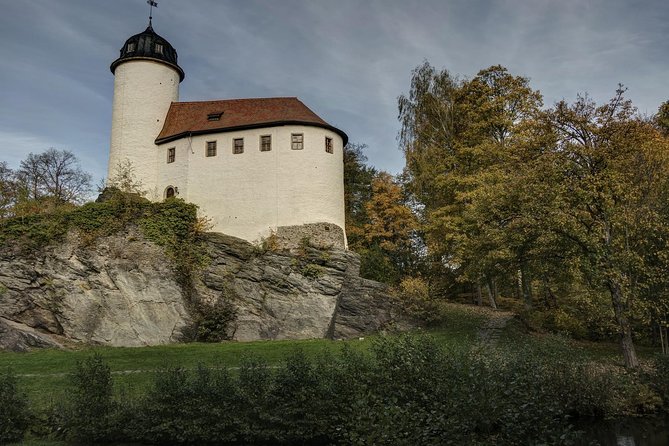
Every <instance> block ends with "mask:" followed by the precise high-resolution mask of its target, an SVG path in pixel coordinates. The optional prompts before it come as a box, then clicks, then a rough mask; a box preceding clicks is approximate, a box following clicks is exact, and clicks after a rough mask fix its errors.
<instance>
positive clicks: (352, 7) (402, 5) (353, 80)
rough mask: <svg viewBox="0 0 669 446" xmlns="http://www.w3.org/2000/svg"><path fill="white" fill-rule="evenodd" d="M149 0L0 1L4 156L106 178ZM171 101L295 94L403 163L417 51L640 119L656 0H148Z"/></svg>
mask: <svg viewBox="0 0 669 446" xmlns="http://www.w3.org/2000/svg"><path fill="white" fill-rule="evenodd" d="M148 9H149V7H148V5H147V4H146V1H145V0H97V1H92V0H21V1H17V0H0V161H7V162H8V163H9V164H10V166H11V167H14V168H15V167H17V166H18V164H19V162H20V160H22V159H24V158H25V156H26V155H27V154H28V153H30V152H32V153H39V152H42V151H44V150H46V149H48V148H50V147H55V148H57V149H67V150H70V151H72V152H74V153H75V155H77V157H78V158H79V160H80V161H81V164H82V166H83V168H84V169H85V170H86V171H88V172H90V173H91V174H92V175H93V177H94V178H95V179H96V181H97V180H98V179H101V178H102V177H103V176H104V175H105V172H106V165H107V158H108V151H109V132H110V127H111V108H112V106H111V101H112V94H113V75H112V73H111V72H110V70H109V65H110V64H111V62H113V61H114V60H115V59H116V58H117V57H118V55H119V50H120V48H121V47H122V46H123V44H124V42H125V40H126V39H127V38H128V37H130V36H132V35H134V34H137V33H140V32H142V31H143V30H144V29H145V28H146V26H147V23H148ZM153 27H154V30H155V31H156V32H157V33H158V34H160V35H161V36H162V37H164V38H165V39H167V40H168V41H169V42H170V43H171V44H172V45H173V46H174V47H175V48H176V50H177V52H178V54H179V65H180V66H181V67H182V68H183V69H184V71H185V73H186V78H185V80H184V81H183V82H182V83H181V86H180V100H181V101H198V100H214V99H226V98H245V97H273V96H297V97H298V98H300V99H301V100H302V101H303V102H304V103H305V104H307V105H308V106H309V107H310V108H311V109H312V110H314V111H315V112H316V113H317V114H318V115H319V116H321V117H322V118H323V119H324V120H325V121H327V122H328V123H330V124H332V125H334V126H335V127H338V128H340V129H342V130H344V131H345V132H346V133H347V134H348V136H349V139H350V140H351V141H352V142H356V143H362V144H366V145H367V146H368V148H367V149H366V154H367V156H368V159H369V163H370V164H372V165H374V166H375V167H377V168H378V169H383V170H387V171H390V172H391V173H398V172H400V171H401V170H402V168H403V166H404V160H403V155H402V152H401V151H400V149H399V148H398V143H397V134H398V131H399V129H400V125H399V122H398V120H397V98H398V96H399V95H401V94H403V93H407V92H408V89H409V86H410V80H411V71H412V70H413V69H414V68H415V67H417V66H418V65H420V64H422V63H423V62H424V61H428V62H430V63H431V64H432V65H433V66H435V67H437V68H439V69H447V70H449V71H450V72H451V74H454V75H458V76H459V77H461V78H469V77H473V76H474V75H476V73H477V72H478V71H479V70H481V69H484V68H486V67H489V66H491V65H497V64H501V65H503V66H505V67H507V68H508V69H509V71H510V72H511V73H512V74H514V75H521V76H525V77H528V78H529V79H530V84H531V86H532V87H533V88H535V89H538V90H540V91H541V92H542V94H543V96H544V103H545V104H546V105H547V106H551V105H552V104H554V103H555V102H556V101H558V100H561V99H566V100H568V101H573V100H574V99H575V98H576V95H577V94H578V93H586V92H587V93H588V94H589V95H590V96H591V97H593V98H594V99H595V100H596V101H598V102H603V101H606V100H607V99H608V98H610V97H611V96H612V95H613V93H614V92H615V90H616V87H617V85H618V83H622V84H624V85H625V86H626V87H627V88H628V92H627V97H628V98H630V99H632V101H633V102H634V104H635V105H636V106H637V107H638V108H639V111H640V112H641V113H643V114H648V115H651V114H654V113H655V112H656V111H657V108H658V106H659V105H660V104H661V103H662V102H664V101H665V100H667V99H669V90H668V89H667V86H668V85H669V2H668V1H666V0H645V1H634V0H627V1H626V0H487V1H485V0H411V1H410V0H336V1H335V0H190V1H183V0H158V8H157V9H154V14H153Z"/></svg>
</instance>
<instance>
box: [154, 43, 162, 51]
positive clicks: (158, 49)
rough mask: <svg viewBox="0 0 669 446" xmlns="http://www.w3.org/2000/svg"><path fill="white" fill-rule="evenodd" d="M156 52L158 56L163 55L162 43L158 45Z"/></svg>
mask: <svg viewBox="0 0 669 446" xmlns="http://www.w3.org/2000/svg"><path fill="white" fill-rule="evenodd" d="M155 51H156V53H157V54H163V45H162V44H161V43H156V46H155Z"/></svg>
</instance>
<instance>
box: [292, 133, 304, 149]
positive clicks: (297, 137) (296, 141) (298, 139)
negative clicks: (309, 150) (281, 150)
mask: <svg viewBox="0 0 669 446" xmlns="http://www.w3.org/2000/svg"><path fill="white" fill-rule="evenodd" d="M290 148H291V149H293V150H302V149H304V134H303V133H293V134H291V135H290Z"/></svg>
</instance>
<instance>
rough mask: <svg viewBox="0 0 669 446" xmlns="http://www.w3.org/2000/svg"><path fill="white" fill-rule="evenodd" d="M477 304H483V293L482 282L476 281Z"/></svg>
mask: <svg viewBox="0 0 669 446" xmlns="http://www.w3.org/2000/svg"><path fill="white" fill-rule="evenodd" d="M476 305H478V306H479V307H480V306H483V296H482V295H481V282H480V281H479V282H476Z"/></svg>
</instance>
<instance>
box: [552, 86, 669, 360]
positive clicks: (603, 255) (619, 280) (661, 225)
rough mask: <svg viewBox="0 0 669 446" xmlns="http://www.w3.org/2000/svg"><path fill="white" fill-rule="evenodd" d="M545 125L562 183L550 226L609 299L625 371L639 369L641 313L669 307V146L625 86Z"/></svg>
mask: <svg viewBox="0 0 669 446" xmlns="http://www.w3.org/2000/svg"><path fill="white" fill-rule="evenodd" d="M545 119H546V122H547V123H548V124H550V129H551V130H550V131H551V132H552V133H553V135H554V138H555V142H554V145H553V146H551V147H549V148H547V149H548V151H547V152H546V154H545V155H544V156H543V157H542V158H541V160H540V161H541V168H542V170H544V171H545V172H547V173H548V175H549V176H550V177H551V178H554V179H555V181H554V184H553V187H554V191H555V193H554V196H553V199H552V200H551V201H550V203H544V209H546V216H547V217H548V218H547V219H546V221H545V223H546V224H547V226H548V228H549V229H550V230H551V231H553V232H554V233H555V234H558V235H560V236H561V237H562V239H563V240H564V241H567V242H569V243H571V244H572V245H573V246H574V247H575V248H576V249H578V251H579V252H580V256H579V264H580V268H581V270H582V272H583V274H584V276H585V277H586V278H587V279H588V281H589V282H590V283H591V284H592V285H593V286H594V287H598V288H601V289H604V290H606V291H607V292H608V293H609V295H610V299H611V304H612V308H613V311H614V314H615V319H616V322H617V325H618V330H619V336H620V346H621V350H622V353H623V357H624V359H625V364H626V365H627V366H628V367H631V368H634V367H636V366H638V360H637V357H636V352H635V349H634V344H633V335H632V323H631V319H632V317H633V314H634V311H635V308H637V307H638V306H639V305H640V304H643V301H644V300H645V301H646V302H650V301H658V300H662V299H665V300H666V290H667V280H666V278H665V274H664V273H663V272H662V270H663V269H665V268H666V267H667V260H666V256H665V255H663V254H662V253H663V252H666V251H667V249H668V248H669V244H668V243H669V219H668V217H669V215H668V214H667V205H666V203H667V199H669V139H667V138H666V137H664V136H662V135H661V134H660V133H659V131H658V130H657V128H655V127H653V125H652V124H650V123H648V122H647V121H645V120H643V119H641V118H640V117H638V115H637V114H636V110H635V109H634V107H633V106H632V104H631V102H630V101H628V100H626V99H625V98H624V89H623V88H622V87H621V88H619V89H618V91H617V92H616V95H615V96H614V97H613V98H612V99H611V101H610V102H609V103H608V104H604V105H602V106H597V105H596V104H595V103H594V102H593V101H592V100H590V99H589V98H588V97H587V96H580V97H579V98H578V99H577V101H576V102H575V103H574V104H572V105H569V104H567V103H565V102H564V101H562V102H559V103H558V104H557V105H556V106H555V107H554V108H553V109H552V110H549V111H548V112H547V113H546V116H545ZM546 204H549V207H545V205H546ZM661 290H663V291H664V292H663V293H662V292H660V293H658V291H661ZM651 291H652V293H651Z"/></svg>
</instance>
